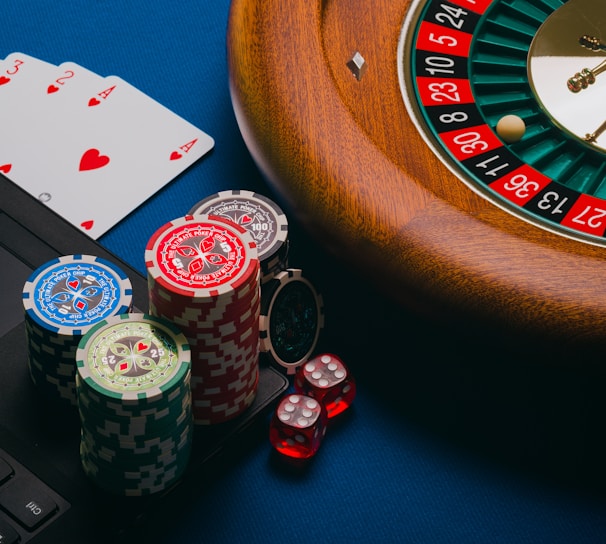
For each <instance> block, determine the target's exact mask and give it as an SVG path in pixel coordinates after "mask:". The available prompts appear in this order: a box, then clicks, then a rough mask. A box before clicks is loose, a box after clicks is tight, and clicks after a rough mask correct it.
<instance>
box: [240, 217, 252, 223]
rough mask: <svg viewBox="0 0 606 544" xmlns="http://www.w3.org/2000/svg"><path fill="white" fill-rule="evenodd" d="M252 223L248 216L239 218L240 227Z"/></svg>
mask: <svg viewBox="0 0 606 544" xmlns="http://www.w3.org/2000/svg"><path fill="white" fill-rule="evenodd" d="M251 221H252V217H251V216H250V215H243V216H242V217H240V225H246V224H247V223H250V222H251Z"/></svg>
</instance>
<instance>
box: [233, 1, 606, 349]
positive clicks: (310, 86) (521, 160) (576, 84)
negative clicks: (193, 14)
mask: <svg viewBox="0 0 606 544" xmlns="http://www.w3.org/2000/svg"><path fill="white" fill-rule="evenodd" d="M595 4H596V3H595V2H593V3H592V1H591V0H568V1H565V0H452V1H450V2H447V1H443V0H412V1H410V0H389V1H387V0H384V1H377V2H366V1H364V0H305V1H303V0H296V1H293V2H287V3H285V2H281V1H278V0H234V1H233V3H232V6H231V11H230V18H229V28H228V43H227V46H228V65H229V73H230V90H231V96H232V102H233V105H234V110H235V113H236V117H237V120H238V123H239V126H240V129H241V132H242V134H243V137H244V140H245V142H246V144H247V146H248V148H249V150H250V151H251V154H252V156H253V158H254V159H255V161H256V163H257V164H258V166H259V167H260V169H261V171H262V172H263V173H264V175H265V176H266V178H267V180H268V182H269V183H270V184H271V186H272V187H273V188H275V190H276V192H277V193H278V194H279V195H280V196H281V198H282V201H283V202H284V205H285V206H286V208H287V209H289V211H291V212H292V214H293V215H294V216H295V217H296V218H297V219H298V220H299V221H300V222H301V223H302V224H303V225H304V226H305V227H306V228H307V229H308V230H309V231H310V232H311V233H312V234H314V235H315V236H316V237H317V238H318V240H320V241H321V242H322V243H323V244H324V246H325V247H326V248H327V249H328V250H329V251H331V252H333V253H335V254H336V255H338V256H339V257H340V258H341V259H343V261H344V262H346V263H347V264H348V265H351V266H352V267H355V268H356V270H357V271H359V272H361V277H362V278H365V279H368V280H369V281H374V282H376V283H377V284H378V285H379V286H380V288H381V289H382V290H384V291H385V292H386V293H387V294H388V295H389V296H390V297H392V298H393V299H395V300H396V301H398V302H399V303H402V304H404V305H406V306H407V307H411V308H414V309H415V310H418V311H422V312H424V313H426V314H428V315H431V316H435V317H439V318H442V317H446V318H447V319H448V318H455V319H458V320H461V319H463V318H465V319H469V320H470V321H469V322H470V323H478V324H480V323H481V324H482V325H483V326H488V327H490V328H491V329H493V330H497V331H500V332H502V333H503V334H507V335H510V334H511V335H512V336H514V337H517V338H522V337H529V338H532V339H535V340H536V341H537V342H538V341H543V340H544V341H545V343H549V344H550V345H552V346H553V345H562V344H566V345H573V346H579V347H581V346H582V347H589V346H591V347H592V348H593V347H595V346H602V345H603V344H604V343H605V342H604V340H605V339H606V332H605V325H606V277H605V272H606V236H605V233H606V161H604V159H605V158H606V155H605V153H606V105H603V104H601V100H602V97H603V96H604V94H605V93H606V75H600V74H601V73H602V72H603V71H604V70H605V68H606V62H604V59H605V58H606V45H605V44H606V15H605V14H604V10H600V8H599V7H598V6H596V5H595ZM603 133H604V134H603Z"/></svg>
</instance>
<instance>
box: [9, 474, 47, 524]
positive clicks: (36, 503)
mask: <svg viewBox="0 0 606 544" xmlns="http://www.w3.org/2000/svg"><path fill="white" fill-rule="evenodd" d="M36 483H37V482H35V481H31V480H27V479H26V480H25V481H19V482H13V483H12V485H7V486H5V487H2V488H0V506H1V507H2V508H4V509H5V510H6V511H7V512H8V513H9V514H11V515H12V516H13V517H14V518H15V519H16V520H17V521H18V522H19V523H21V525H23V526H24V527H25V528H26V529H28V530H30V531H33V530H34V529H35V528H36V527H38V526H39V525H40V524H41V523H42V522H43V521H45V520H47V519H48V518H49V517H50V516H52V515H53V514H54V513H55V512H56V511H57V503H55V501H53V499H51V498H50V497H49V496H48V495H47V494H46V493H44V492H43V491H41V490H40V489H39V486H37V485H36Z"/></svg>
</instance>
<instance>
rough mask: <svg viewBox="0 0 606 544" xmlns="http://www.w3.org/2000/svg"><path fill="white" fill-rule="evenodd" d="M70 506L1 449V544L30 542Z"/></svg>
mask: <svg viewBox="0 0 606 544" xmlns="http://www.w3.org/2000/svg"><path fill="white" fill-rule="evenodd" d="M69 506H70V505H69V503H68V502H67V501H66V500H65V499H63V497H61V496H60V495H59V494H57V493H55V492H54V491H53V490H52V489H51V488H50V487H48V486H47V485H46V484H45V483H44V482H42V481H41V480H40V479H39V478H38V477H36V476H35V475H34V474H33V473H32V472H30V471H29V470H28V469H27V468H25V467H24V466H23V465H21V464H20V463H19V462H18V461H16V460H15V459H14V458H13V457H11V456H9V455H8V453H7V452H5V451H4V450H2V449H0V544H16V543H19V544H21V543H25V542H28V541H30V540H31V539H33V538H34V537H35V536H36V535H38V534H39V533H40V532H41V531H43V530H44V529H45V528H46V527H48V525H49V524H51V523H52V522H53V521H55V520H56V519H58V518H59V516H61V515H62V514H63V513H65V512H66V511H67V510H68V508H69Z"/></svg>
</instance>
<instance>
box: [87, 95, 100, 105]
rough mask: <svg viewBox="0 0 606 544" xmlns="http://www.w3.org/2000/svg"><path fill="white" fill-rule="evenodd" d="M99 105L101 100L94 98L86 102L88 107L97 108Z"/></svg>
mask: <svg viewBox="0 0 606 544" xmlns="http://www.w3.org/2000/svg"><path fill="white" fill-rule="evenodd" d="M99 104H101V100H99V99H97V98H95V97H94V96H93V97H92V98H91V99H90V100H89V101H88V105H89V106H98V105H99Z"/></svg>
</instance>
